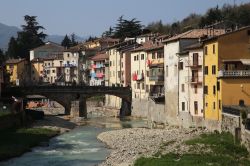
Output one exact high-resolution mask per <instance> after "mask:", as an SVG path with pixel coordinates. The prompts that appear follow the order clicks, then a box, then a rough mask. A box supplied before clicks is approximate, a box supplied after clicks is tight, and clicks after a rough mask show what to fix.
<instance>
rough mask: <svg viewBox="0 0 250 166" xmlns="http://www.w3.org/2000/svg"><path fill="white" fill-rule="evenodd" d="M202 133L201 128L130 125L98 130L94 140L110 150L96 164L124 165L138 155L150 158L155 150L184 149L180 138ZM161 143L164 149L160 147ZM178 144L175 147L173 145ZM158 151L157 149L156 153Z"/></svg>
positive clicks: (104, 165)
mask: <svg viewBox="0 0 250 166" xmlns="http://www.w3.org/2000/svg"><path fill="white" fill-rule="evenodd" d="M202 133H206V131H205V130H201V129H182V128H174V127H167V128H166V129H146V128H132V129H122V130H113V131H107V132H104V133H101V134H99V135H98V137H97V138H98V139H99V140H100V141H102V142H104V143H105V144H106V145H107V146H108V147H110V148H111V149H112V152H111V154H110V155H109V156H108V157H107V160H106V161H104V162H103V163H101V164H100V166H108V165H109V166H110V165H113V166H119V165H120V166H128V165H132V164H133V163H134V162H135V160H136V159H137V158H139V157H142V156H143V157H150V156H152V155H154V154H156V153H163V154H166V153H169V152H177V151H179V150H180V149H182V150H183V151H185V149H186V148H187V146H186V145H185V144H183V142H184V141H186V140H189V139H191V138H194V137H196V136H199V135H201V134H202ZM163 145H165V146H164V148H163ZM177 147H178V148H177ZM159 151H160V152H159Z"/></svg>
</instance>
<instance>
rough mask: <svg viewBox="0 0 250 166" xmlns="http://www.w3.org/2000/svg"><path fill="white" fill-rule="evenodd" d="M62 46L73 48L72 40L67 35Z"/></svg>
mask: <svg viewBox="0 0 250 166" xmlns="http://www.w3.org/2000/svg"><path fill="white" fill-rule="evenodd" d="M61 45H62V46H63V47H65V48H69V47H70V46H71V40H70V38H69V37H68V35H67V34H66V35H65V37H64V39H63V40H62V42H61Z"/></svg>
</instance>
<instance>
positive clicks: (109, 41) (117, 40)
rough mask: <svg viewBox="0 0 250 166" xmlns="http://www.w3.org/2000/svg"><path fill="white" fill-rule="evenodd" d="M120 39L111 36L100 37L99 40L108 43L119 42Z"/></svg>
mask: <svg viewBox="0 0 250 166" xmlns="http://www.w3.org/2000/svg"><path fill="white" fill-rule="evenodd" d="M119 41H120V39H114V38H111V37H105V38H100V39H99V42H107V43H118V42H119Z"/></svg>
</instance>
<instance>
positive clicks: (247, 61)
mask: <svg viewBox="0 0 250 166" xmlns="http://www.w3.org/2000/svg"><path fill="white" fill-rule="evenodd" d="M222 62H225V63H230V62H241V63H242V64H243V65H250V59H223V60H222Z"/></svg>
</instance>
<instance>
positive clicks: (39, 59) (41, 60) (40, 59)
mask: <svg viewBox="0 0 250 166" xmlns="http://www.w3.org/2000/svg"><path fill="white" fill-rule="evenodd" d="M43 61H44V59H43V58H34V59H32V60H31V62H43Z"/></svg>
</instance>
